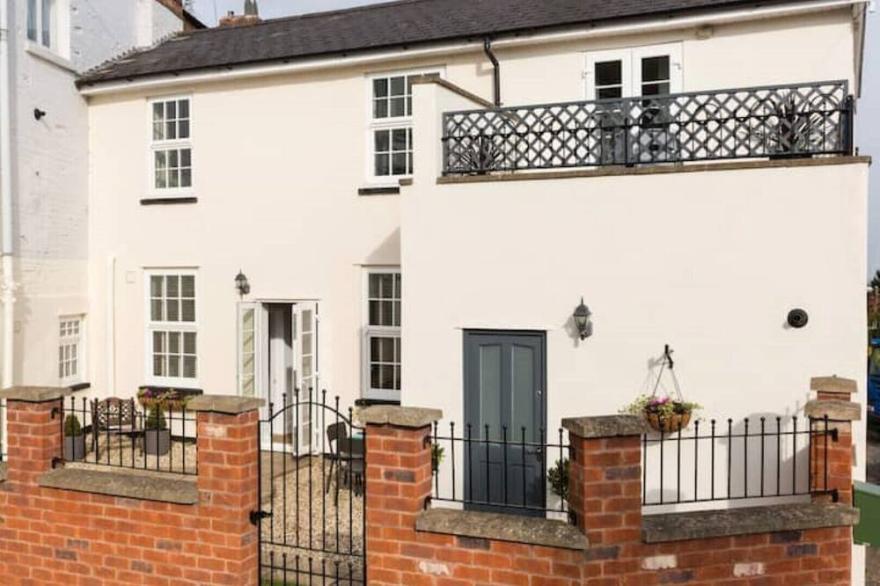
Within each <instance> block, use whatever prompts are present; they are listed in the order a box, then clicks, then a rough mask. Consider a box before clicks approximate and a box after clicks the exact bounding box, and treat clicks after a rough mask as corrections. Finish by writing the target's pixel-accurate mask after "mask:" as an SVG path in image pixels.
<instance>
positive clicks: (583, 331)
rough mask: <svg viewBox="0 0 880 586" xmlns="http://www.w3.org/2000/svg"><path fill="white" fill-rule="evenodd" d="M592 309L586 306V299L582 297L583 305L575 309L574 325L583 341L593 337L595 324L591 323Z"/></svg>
mask: <svg viewBox="0 0 880 586" xmlns="http://www.w3.org/2000/svg"><path fill="white" fill-rule="evenodd" d="M591 315H592V314H591V313H590V308H589V307H587V306H586V305H584V298H583V297H581V304H580V305H578V306H577V307H576V308H575V309H574V314H573V315H572V317H574V325H575V326H577V330H578V334H580V337H581V340H586V339H587V338H589V337H590V336H592V335H593V324H592V323H590V316H591Z"/></svg>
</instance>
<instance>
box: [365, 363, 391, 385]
mask: <svg viewBox="0 0 880 586" xmlns="http://www.w3.org/2000/svg"><path fill="white" fill-rule="evenodd" d="M370 374H371V376H370V379H371V380H370V384H371V386H372V387H373V388H374V389H390V390H394V366H390V365H384V364H378V365H375V364H374V365H373V366H371V367H370Z"/></svg>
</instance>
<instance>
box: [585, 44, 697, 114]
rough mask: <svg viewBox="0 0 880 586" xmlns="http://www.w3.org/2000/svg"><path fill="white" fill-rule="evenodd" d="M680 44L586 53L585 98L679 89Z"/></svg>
mask: <svg viewBox="0 0 880 586" xmlns="http://www.w3.org/2000/svg"><path fill="white" fill-rule="evenodd" d="M681 55H682V53H681V44H680V43H669V44H667V45H655V46H648V47H634V48H632V49H614V50H611V51H598V52H595V53H588V54H587V70H586V78H587V99H589V100H606V99H620V98H632V97H638V96H662V95H668V94H670V93H676V92H680V91H682V75H681V69H682V67H681Z"/></svg>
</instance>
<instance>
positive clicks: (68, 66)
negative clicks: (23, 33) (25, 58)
mask: <svg viewBox="0 0 880 586" xmlns="http://www.w3.org/2000/svg"><path fill="white" fill-rule="evenodd" d="M25 51H26V52H27V53H28V54H29V55H32V56H34V57H36V58H37V59H41V60H43V61H46V62H47V63H51V64H52V65H54V66H56V67H60V68H61V69H64V70H65V71H69V72H71V73H76V69H75V68H74V67H73V63H71V62H70V61H69V60H68V59H66V58H65V57H62V56H61V55H58V54H57V53H55V52H53V51H52V50H51V49H47V48H45V47H43V46H42V45H38V44H37V43H35V42H33V41H27V44H26V45H25Z"/></svg>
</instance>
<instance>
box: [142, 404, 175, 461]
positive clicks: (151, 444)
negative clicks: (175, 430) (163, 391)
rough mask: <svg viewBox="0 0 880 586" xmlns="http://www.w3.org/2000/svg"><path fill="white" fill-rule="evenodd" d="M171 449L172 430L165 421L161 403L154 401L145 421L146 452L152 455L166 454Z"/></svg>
mask: <svg viewBox="0 0 880 586" xmlns="http://www.w3.org/2000/svg"><path fill="white" fill-rule="evenodd" d="M170 449H171V430H169V429H168V424H167V423H166V421H165V411H164V408H163V406H162V404H161V403H154V404H153V406H152V407H150V412H149V413H148V414H147V421H146V422H145V423H144V452H146V453H147V455H150V456H164V455H165V454H167V453H168V450H170Z"/></svg>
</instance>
